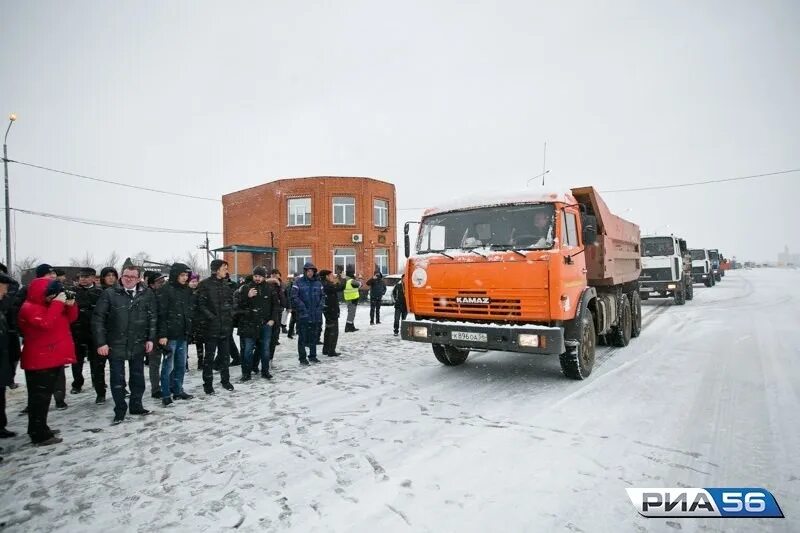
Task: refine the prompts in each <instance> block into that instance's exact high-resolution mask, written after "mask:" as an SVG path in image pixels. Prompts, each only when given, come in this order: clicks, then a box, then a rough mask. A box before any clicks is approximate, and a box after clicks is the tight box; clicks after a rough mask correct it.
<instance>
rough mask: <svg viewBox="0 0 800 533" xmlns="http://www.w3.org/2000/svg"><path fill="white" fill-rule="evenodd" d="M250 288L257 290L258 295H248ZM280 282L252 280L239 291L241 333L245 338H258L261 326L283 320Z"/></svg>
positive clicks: (237, 309)
mask: <svg viewBox="0 0 800 533" xmlns="http://www.w3.org/2000/svg"><path fill="white" fill-rule="evenodd" d="M250 289H255V290H256V295H255V296H254V297H252V298H250V297H248V293H249V292H250ZM279 291H280V283H279V282H278V280H272V281H270V280H265V281H263V282H261V283H255V282H254V281H251V282H249V283H245V284H244V285H243V286H242V288H241V289H240V290H239V291H238V298H237V308H236V312H237V314H238V327H239V335H240V336H242V337H245V338H250V339H255V338H258V333H259V329H260V328H261V326H263V325H264V324H266V323H267V322H269V321H270V320H273V321H275V323H276V324H280V322H281V310H282V307H281V300H280V295H279Z"/></svg>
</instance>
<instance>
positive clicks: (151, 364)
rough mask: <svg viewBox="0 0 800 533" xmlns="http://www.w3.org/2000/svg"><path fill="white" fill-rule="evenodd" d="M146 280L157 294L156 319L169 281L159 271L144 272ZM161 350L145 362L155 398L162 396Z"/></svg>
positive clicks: (152, 354)
mask: <svg viewBox="0 0 800 533" xmlns="http://www.w3.org/2000/svg"><path fill="white" fill-rule="evenodd" d="M144 281H145V283H147V287H148V288H149V289H150V290H151V291H153V295H154V296H155V302H156V304H155V305H156V309H155V312H156V319H158V317H159V316H160V315H159V313H158V304H159V294H161V288H162V287H163V286H164V283H166V281H167V276H165V275H164V274H162V273H161V272H157V271H148V272H145V273H144ZM156 329H158V325H156ZM159 352H160V350H158V349H156V350H155V351H154V352H153V353H151V354H148V355H147V356H146V357H145V364H146V365H147V369H148V373H149V374H150V396H151V397H152V398H153V399H156V400H157V399H159V398H161V397H162V395H161V354H160V353H159ZM166 394H167V396H169V391H166Z"/></svg>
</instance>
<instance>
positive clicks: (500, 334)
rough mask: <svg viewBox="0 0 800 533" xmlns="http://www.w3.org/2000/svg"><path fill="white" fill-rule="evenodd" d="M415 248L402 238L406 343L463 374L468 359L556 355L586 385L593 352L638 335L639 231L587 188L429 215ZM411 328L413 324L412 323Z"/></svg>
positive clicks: (460, 205)
mask: <svg viewBox="0 0 800 533" xmlns="http://www.w3.org/2000/svg"><path fill="white" fill-rule="evenodd" d="M419 224H420V227H419V232H418V235H417V238H416V244H415V246H414V248H413V252H414V253H413V255H412V254H411V252H412V245H411V236H410V234H409V225H410V223H407V224H406V227H405V248H406V256H407V257H409V260H408V262H407V265H406V279H407V280H408V282H407V283H406V292H405V297H406V303H407V306H408V310H409V313H410V314H412V315H413V316H414V318H413V320H406V321H404V322H403V324H402V327H401V334H402V338H403V339H404V340H408V341H414V342H423V343H429V344H431V345H432V349H433V354H434V356H435V357H436V359H437V360H438V361H439V362H440V363H442V364H444V365H446V366H455V365H460V364H463V363H464V362H465V361H466V359H467V357H468V355H469V353H470V351H471V350H473V351H475V350H477V351H488V350H499V351H510V352H520V353H527V354H553V355H559V356H560V362H561V368H562V371H563V372H564V374H565V375H566V376H568V377H570V378H574V379H583V378H585V377H587V376H588V375H589V374H590V373H591V371H592V367H593V365H594V351H595V345H596V343H597V342H598V340H599V341H600V342H608V343H611V344H615V345H617V346H626V345H627V344H628V342H629V341H630V339H631V337H636V336H638V335H639V331H640V329H641V303H640V300H639V290H638V289H639V284H638V278H639V270H640V259H641V257H640V254H639V228H638V226H636V225H635V224H632V223H630V222H627V221H625V220H623V219H621V218H619V217H617V216H615V215H613V214H612V213H611V212H610V210H609V209H608V207H607V206H606V204H605V202H603V200H602V199H601V198H600V196H599V195H598V194H597V192H596V191H595V190H594V189H593V188H592V187H583V188H576V189H572V191H571V192H567V193H534V192H530V191H528V192H523V193H520V194H509V195H506V196H501V197H497V198H480V199H474V200H465V201H461V202H455V203H453V204H451V205H447V206H442V207H438V208H434V209H429V210H427V211H426V212H425V214H424V216H423V219H422V221H421V222H420V223H419ZM409 318H410V317H409Z"/></svg>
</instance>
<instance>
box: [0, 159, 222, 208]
mask: <svg viewBox="0 0 800 533" xmlns="http://www.w3.org/2000/svg"><path fill="white" fill-rule="evenodd" d="M8 162H9V163H16V164H18V165H23V166H26V167H32V168H38V169H40V170H47V171H48V172H55V173H57V174H64V175H66V176H73V177H76V178H81V179H85V180H91V181H97V182H100V183H106V184H108V185H116V186H118V187H127V188H129V189H138V190H140V191H148V192H157V193H160V194H169V195H171V196H180V197H182V198H191V199H193V200H207V201H209V202H219V201H220V199H219V198H209V197H207V196H194V195H192V194H183V193H180V192H173V191H165V190H162V189H153V188H151V187H142V186H140V185H131V184H130V183H122V182H119V181H113V180H107V179H102V178H93V177H92V176H85V175H83V174H76V173H75V172H67V171H66V170H58V169H56V168H50V167H44V166H42V165H34V164H33V163H26V162H25V161H15V160H14V159H9V160H8Z"/></svg>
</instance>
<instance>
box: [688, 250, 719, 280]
mask: <svg viewBox="0 0 800 533" xmlns="http://www.w3.org/2000/svg"><path fill="white" fill-rule="evenodd" d="M689 254H691V257H692V278H693V280H694V282H695V283H703V284H705V286H706V287H713V286H714V285H716V282H715V281H714V272H713V270H712V269H711V257H709V254H708V250H706V249H703V248H694V249H692V250H689Z"/></svg>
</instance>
